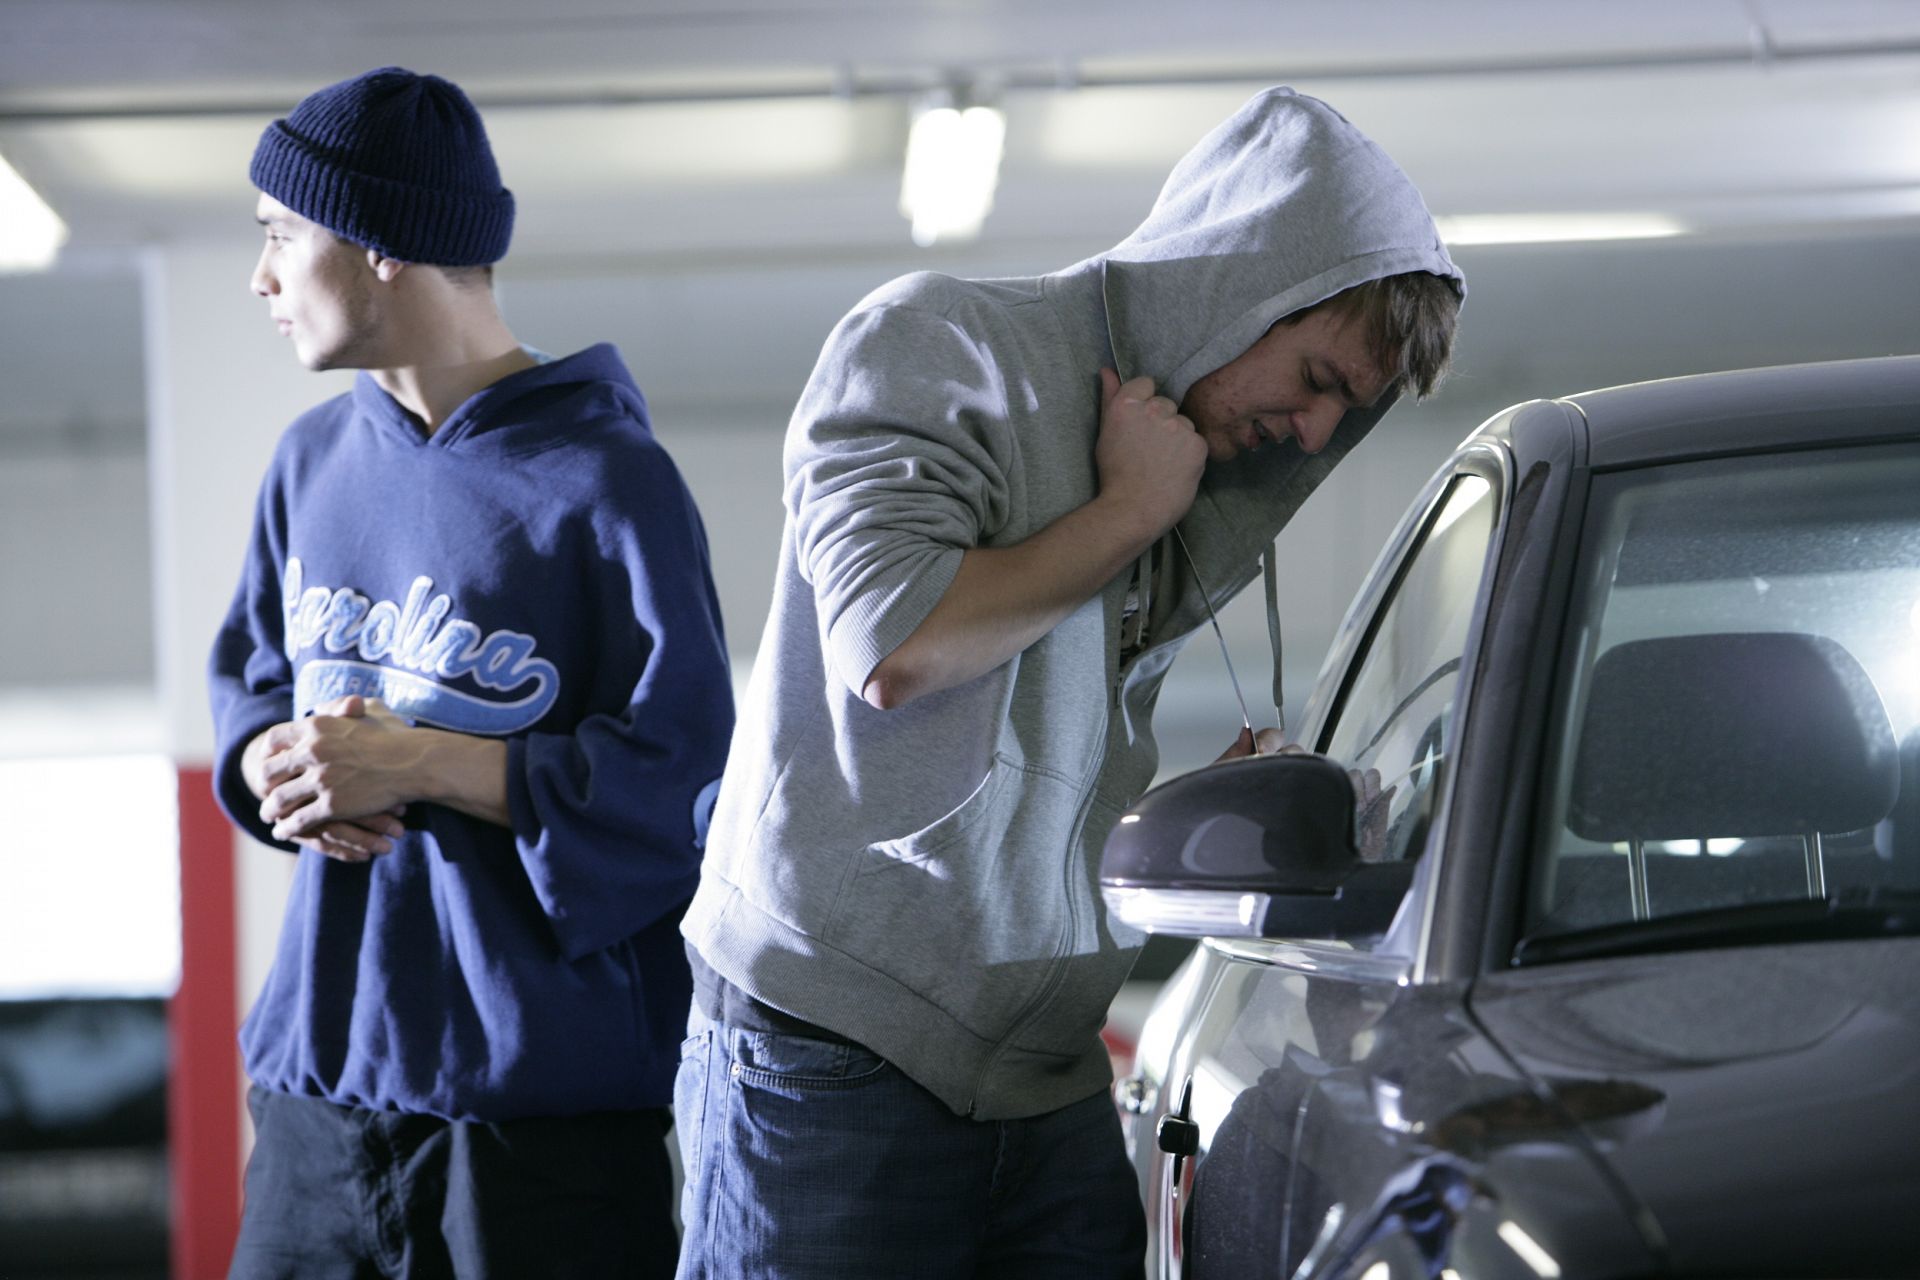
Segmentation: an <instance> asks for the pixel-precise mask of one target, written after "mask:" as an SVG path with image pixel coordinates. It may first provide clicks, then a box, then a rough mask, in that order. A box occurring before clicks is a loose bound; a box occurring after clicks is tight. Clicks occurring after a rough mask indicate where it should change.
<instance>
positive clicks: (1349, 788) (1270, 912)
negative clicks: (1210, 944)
mask: <svg viewBox="0 0 1920 1280" xmlns="http://www.w3.org/2000/svg"><path fill="white" fill-rule="evenodd" d="M1353 823H1354V794H1353V784H1352V782H1351V781H1350V780H1349V779H1348V777H1347V771H1346V770H1345V769H1343V768H1341V767H1340V766H1339V765H1338V764H1336V763H1335V762H1333V761H1332V760H1329V759H1327V758H1326V757H1325V756H1316V755H1304V754H1302V755H1271V756H1250V757H1248V758H1246V759H1243V760H1229V761H1226V762H1225V763H1222V764H1217V765H1211V766H1209V767H1207V768H1205V769H1199V770H1196V771H1194V772H1193V773H1189V774H1184V775H1182V776H1180V777H1178V778H1175V779H1173V780H1172V781H1170V782H1166V783H1163V784H1162V785H1160V786H1158V787H1155V788H1154V789H1153V790H1151V791H1149V792H1147V794H1146V795H1144V796H1142V797H1141V798H1140V802H1139V803H1138V804H1136V805H1134V807H1133V808H1131V809H1129V810H1128V811H1127V812H1126V813H1125V814H1123V815H1121V818H1120V821H1119V824H1118V825H1117V826H1115V827H1114V830H1113V834H1112V835H1110V836H1108V837H1107V844H1106V849H1105V851H1104V853H1103V854H1102V856H1101V859H1100V889H1101V893H1102V894H1103V895H1104V896H1105V898H1106V901H1107V908H1108V910H1110V911H1112V912H1113V913H1114V914H1115V915H1116V916H1118V917H1119V918H1120V919H1121V920H1122V921H1124V922H1125V923H1127V924H1130V925H1132V926H1133V927H1135V928H1136V929H1144V930H1146V931H1147V932H1149V933H1169V934H1176V935H1179V936H1183V937H1190V938H1200V937H1256V938H1297V939H1302V940H1333V941H1356V940H1360V939H1365V938H1377V937H1379V936H1381V935H1382V934H1384V933H1386V931H1387V928H1388V926H1390V925H1391V924H1392V923H1393V917H1394V914H1395V912H1397V911H1398V910H1399V909H1400V902H1401V900H1402V899H1403V898H1404V897H1405V896H1406V892H1407V888H1408V886H1409V885H1411V884H1412V883H1413V864H1412V863H1409V862H1363V861H1362V860H1361V858H1360V854H1359V852H1358V850H1357V849H1356V848H1355V847H1354V830H1353Z"/></svg>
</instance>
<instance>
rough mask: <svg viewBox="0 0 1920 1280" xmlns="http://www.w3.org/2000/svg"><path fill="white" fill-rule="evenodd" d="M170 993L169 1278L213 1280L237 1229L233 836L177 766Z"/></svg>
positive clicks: (196, 783) (207, 775) (205, 778)
mask: <svg viewBox="0 0 1920 1280" xmlns="http://www.w3.org/2000/svg"><path fill="white" fill-rule="evenodd" d="M179 783H180V785H179V795H180V990H179V991H178V992H177V993H176V994H175V995H174V997H173V1000H172V1002H171V1003H170V1004H169V1006H168V1010H167V1021H168V1036H169V1039H170V1040H171V1042H172V1049H173V1070H172V1074H171V1076H170V1077H169V1080H168V1086H167V1147H168V1161H169V1164H170V1167H171V1173H172V1181H173V1275H174V1280H218V1277H222V1276H224V1275H226V1273H227V1261H228V1259H229V1257H230V1256H231V1255H232V1253H233V1241H234V1237H235V1236H236V1235H237V1234H238V1232H239V1229H240V1051H239V1049H238V1047H237V1046H236V1045H235V1043H234V1037H235V1034H236V1033H237V1031H238V1029H239V1028H238V1022H239V1014H238V1010H239V993H238V991H237V989H236V984H237V978H236V973H237V964H238V962H237V955H236V952H237V949H238V943H237V936H238V923H237V917H236V916H235V914H234V871H233V845H234V835H233V828H232V827H231V826H229V825H228V823H227V818H226V815H225V814H223V813H222V812H220V806H219V804H218V803H217V802H216V801H215V800H214V798H213V778H212V773H211V771H210V770H207V769H201V768H191V767H185V766H183V767H182V768H181V769H180V772H179Z"/></svg>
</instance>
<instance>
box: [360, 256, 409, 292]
mask: <svg viewBox="0 0 1920 1280" xmlns="http://www.w3.org/2000/svg"><path fill="white" fill-rule="evenodd" d="M367 265H368V266H369V267H372V268H373V274H374V275H376V276H379V277H380V283H381V284H392V283H393V282H394V279H395V278H396V277H397V276H399V274H400V272H401V269H402V268H404V267H405V266H406V265H407V264H406V263H404V262H402V261H400V259H398V258H389V257H387V256H386V255H385V254H383V253H381V252H380V251H379V250H378V249H369V250H367Z"/></svg>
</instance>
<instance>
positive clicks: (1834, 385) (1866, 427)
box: [1509, 355, 1920, 469]
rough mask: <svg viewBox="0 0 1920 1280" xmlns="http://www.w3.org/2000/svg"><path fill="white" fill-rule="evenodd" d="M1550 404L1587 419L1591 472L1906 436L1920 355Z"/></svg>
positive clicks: (1677, 383)
mask: <svg viewBox="0 0 1920 1280" xmlns="http://www.w3.org/2000/svg"><path fill="white" fill-rule="evenodd" d="M1551 403H1556V404H1559V405H1565V406H1571V407H1573V408H1574V409H1576V410H1578V412H1579V413H1580V415H1581V416H1582V417H1584V418H1585V420H1586V424H1587V444H1588V452H1587V463H1588V465H1589V466H1591V467H1594V468H1596V469H1605V468H1610V467H1621V466H1635V465H1640V464H1644V463H1650V462H1669V461H1674V460H1677V459H1681V458H1690V457H1703V456H1710V455H1722V454H1735V453H1749V452H1772V451H1775V450H1780V449H1793V448H1806V447H1818V446H1826V445H1837V444H1852V443H1866V442H1870V441H1875V440H1884V439H1899V438H1903V437H1905V438H1913V437H1920V355H1912V356H1884V357H1879V358H1876V359H1869V360H1836V361H1830V362H1826V363H1821V364H1797V365H1778V366H1774V367H1771V368H1765V369H1742V370H1736V371H1733V372H1728V373H1706V374H1696V375H1694V376H1691V377H1684V378H1663V379H1661V380H1659V381H1655V382H1638V383H1633V384H1631V385H1628V386H1620V387H1608V388H1605V389H1602V390H1598V391H1584V392H1581V393H1579V394H1578V395H1571V396H1565V397H1562V398H1561V399H1560V400H1559V401H1556V402H1551ZM1541 407H1544V403H1542V406H1541ZM1534 408H1535V406H1534V405H1528V406H1522V407H1521V408H1520V409H1519V410H1518V411H1516V412H1515V414H1514V416H1513V418H1512V420H1511V423H1510V426H1509V430H1511V431H1514V432H1518V431H1522V430H1525V426H1524V425H1523V424H1524V423H1525V421H1526V419H1527V418H1529V417H1536V418H1537V417H1540V416H1542V415H1540V414H1539V413H1538V412H1534V413H1529V412H1528V410H1531V409H1534ZM1553 417H1555V418H1557V417H1558V415H1553ZM1543 425H1544V424H1543Z"/></svg>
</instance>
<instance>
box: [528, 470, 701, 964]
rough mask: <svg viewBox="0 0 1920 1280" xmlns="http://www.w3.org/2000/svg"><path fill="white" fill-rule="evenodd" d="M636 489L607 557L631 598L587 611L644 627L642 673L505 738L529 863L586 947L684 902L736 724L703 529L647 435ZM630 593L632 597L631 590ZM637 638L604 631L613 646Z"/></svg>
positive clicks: (561, 930) (563, 942)
mask: <svg viewBox="0 0 1920 1280" xmlns="http://www.w3.org/2000/svg"><path fill="white" fill-rule="evenodd" d="M634 483H635V484H636V485H637V491H630V492H627V493H623V494H621V495H620V498H619V502H618V504H617V505H618V508H619V509H620V510H622V511H627V512H636V513H638V515H637V517H636V520H637V521H638V522H637V523H636V521H608V522H607V525H606V527H605V529H604V531H603V533H602V535H601V536H602V540H603V543H604V544H605V545H604V552H605V555H606V557H607V563H608V565H609V568H610V570H611V571H612V572H613V576H614V578H615V579H617V580H619V581H621V582H622V584H623V588H622V589H623V590H624V591H625V592H626V593H627V594H628V595H629V596H630V600H629V599H619V600H618V604H619V605H620V606H622V607H621V608H615V607H613V605H614V603H615V600H614V598H613V597H609V601H608V605H609V607H608V608H606V609H604V610H601V611H600V612H601V614H602V615H603V616H602V617H601V618H600V619H599V620H598V621H597V622H595V623H593V624H590V625H594V626H597V627H599V628H601V629H602V630H605V631H610V630H611V629H613V628H633V627H638V628H639V632H640V636H639V640H640V647H641V651H642V659H641V663H640V672H639V678H638V679H637V680H636V681H635V682H634V683H633V685H632V688H631V690H630V691H629V692H628V694H627V701H626V705H625V706H624V707H622V708H621V709H620V710H619V711H617V712H611V713H606V714H599V715H591V716H588V717H586V718H585V719H583V720H582V721H581V722H580V723H579V724H578V725H577V726H575V728H574V730H573V732H571V733H564V734H562V733H531V734H527V735H525V736H521V737H515V738H511V739H509V740H508V743H507V751H508V764H507V808H508V813H509V817H510V818H511V821H512V827H513V836H514V843H515V846H516V847H517V849H518V852H519V855H520V862H521V865H522V866H523V867H524V868H525V870H526V874H527V877H528V879H529V880H530V882H531V883H532V886H533V891H534V894H535V896H536V897H537V898H538V900H539V902H540V905H541V907H542V909H543V910H544V911H545V913H546V915H547V917H548V919H549V921H550V922H551V923H552V927H553V930H554V933H555V935H556V937H557V938H558V940H559V943H560V949H561V951H562V953H563V954H564V955H565V956H566V957H567V958H568V959H569V960H577V959H579V958H581V957H583V956H586V955H589V954H591V953H592V952H595V951H598V950H601V949H603V948H605V947H609V946H613V945H614V944H616V943H618V942H620V941H622V940H623V939H625V938H627V937H630V936H631V935H633V934H635V933H638V932H640V931H641V930H642V929H644V928H646V927H647V926H648V925H650V924H652V923H654V922H655V921H656V920H659V919H661V918H662V917H664V916H667V915H669V914H670V913H672V912H673V911H675V910H677V909H679V908H680V907H681V906H682V905H683V904H684V903H685V902H686V900H687V898H688V896H689V895H691V894H692V892H693V888H694V884H695V882H696V881H697V880H698V878H699V870H700V848H701V845H702V844H703V843H704V842H705V839H706V826H707V818H708V815H709V814H711V812H712V809H713V801H714V797H715V795H716V793H717V791H718V789H719V779H720V770H721V766H722V765H723V764H724V763H725V762H726V752H727V740H728V738H729V736H730V735H731V733H732V730H733V685H732V677H731V675H730V673H729V668H728V664H727V650H726V643H725V640H724V638H723V635H722V631H721V624H720V607H719V603H718V601H717V599H716V598H715V595H714V589H713V581H712V576H711V571H710V569H709V566H708V557H707V541H706V534H705V532H704V530H703V529H702V527H701V523H700V517H699V513H698V512H697V511H696V509H695V508H694V504H693V498H692V496H691V495H690V494H689V493H688V492H687V490H686V487H685V486H684V484H682V483H681V480H680V477H679V474H678V472H676V471H675V470H674V468H673V465H672V463H671V462H670V461H668V459H667V457H666V454H665V453H664V452H663V451H661V450H659V449H658V448H657V447H650V448H649V449H647V450H646V451H645V457H644V459H643V465H642V467H641V468H640V474H639V476H638V478H637V480H635V481H634ZM629 604H630V606H631V612H630V613H628V612H626V611H625V606H627V605H629ZM623 643H631V641H630V640H626V639H625V638H622V637H615V636H612V635H608V636H606V637H605V641H604V644H603V646H602V647H603V649H608V650H612V649H616V648H618V647H621V646H622V645H623Z"/></svg>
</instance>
